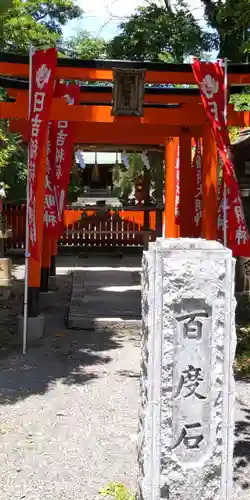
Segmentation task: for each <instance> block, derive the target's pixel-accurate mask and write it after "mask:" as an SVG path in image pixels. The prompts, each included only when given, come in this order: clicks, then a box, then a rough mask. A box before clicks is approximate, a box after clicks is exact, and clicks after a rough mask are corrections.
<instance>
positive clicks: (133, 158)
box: [113, 153, 144, 202]
mask: <svg viewBox="0 0 250 500" xmlns="http://www.w3.org/2000/svg"><path fill="white" fill-rule="evenodd" d="M127 156H128V159H129V168H128V169H127V168H125V166H124V165H119V164H117V165H115V166H114V168H113V185H114V194H115V196H117V197H118V198H120V199H122V200H123V201H124V202H126V201H127V200H128V197H129V195H130V194H131V193H132V190H133V185H134V182H135V179H136V178H137V177H138V176H139V175H140V174H142V173H143V170H144V165H143V162H142V159H141V156H140V154H139V153H133V154H128V155H127Z"/></svg>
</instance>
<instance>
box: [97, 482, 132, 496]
mask: <svg viewBox="0 0 250 500" xmlns="http://www.w3.org/2000/svg"><path fill="white" fill-rule="evenodd" d="M100 494H101V495H102V496H103V497H109V499H110V500H135V495H134V494H133V493H131V492H130V491H129V490H128V488H126V486H124V485H123V484H121V483H109V484H108V486H106V488H104V489H103V490H101V492H100Z"/></svg>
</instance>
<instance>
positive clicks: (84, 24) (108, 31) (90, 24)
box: [64, 0, 205, 40]
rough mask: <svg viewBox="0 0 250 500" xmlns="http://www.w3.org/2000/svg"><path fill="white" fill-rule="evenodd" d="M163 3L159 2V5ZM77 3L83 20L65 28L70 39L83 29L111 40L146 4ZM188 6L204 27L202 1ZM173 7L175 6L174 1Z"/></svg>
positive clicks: (117, 0) (115, 0) (132, 0)
mask: <svg viewBox="0 0 250 500" xmlns="http://www.w3.org/2000/svg"><path fill="white" fill-rule="evenodd" d="M161 1H162V0H159V3H160V2H161ZM77 3H78V5H79V6H80V7H81V8H82V9H83V10H84V14H83V18H82V19H81V20H77V21H71V22H69V23H68V25H67V26H65V28H64V36H65V37H66V38H68V37H70V36H73V35H75V34H76V33H77V31H79V30H80V29H83V30H87V31H89V32H90V33H91V34H92V35H94V36H100V37H102V38H105V39H106V40H109V39H111V38H113V37H114V36H115V35H116V34H117V33H118V31H119V24H120V23H121V22H122V21H124V20H126V18H127V17H128V16H130V15H131V14H133V12H135V10H136V8H137V7H139V6H140V5H143V4H144V5H145V3H146V2H145V0H77ZM187 4H188V5H189V8H190V10H192V12H193V14H194V16H195V17H196V19H197V20H198V21H199V22H200V24H201V25H203V26H204V24H205V23H204V20H203V9H202V7H201V2H200V0H187ZM172 5H173V6H174V0H173V1H172Z"/></svg>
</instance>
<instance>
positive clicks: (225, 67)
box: [223, 58, 228, 247]
mask: <svg viewBox="0 0 250 500" xmlns="http://www.w3.org/2000/svg"><path fill="white" fill-rule="evenodd" d="M227 85H228V74H227V59H226V58H225V59H224V119H225V125H226V127H227V98H228V95H227ZM223 189H224V191H223V243H224V246H225V247H226V246H227V186H226V183H225V181H224V186H223Z"/></svg>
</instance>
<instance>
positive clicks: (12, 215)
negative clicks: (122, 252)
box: [3, 205, 156, 251]
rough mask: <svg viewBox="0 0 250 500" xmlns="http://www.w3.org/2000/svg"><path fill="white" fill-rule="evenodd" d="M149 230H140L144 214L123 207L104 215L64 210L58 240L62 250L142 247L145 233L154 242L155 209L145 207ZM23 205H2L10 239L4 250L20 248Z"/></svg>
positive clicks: (24, 212) (23, 216)
mask: <svg viewBox="0 0 250 500" xmlns="http://www.w3.org/2000/svg"><path fill="white" fill-rule="evenodd" d="M147 211H149V228H147V229H145V228H144V211H143V210H141V209H140V210H138V208H136V207H135V208H132V209H131V208H130V207H129V209H128V208H126V209H122V210H119V211H112V210H111V211H109V212H106V211H104V210H103V209H102V210H100V211H99V209H97V211H96V210H86V211H85V210H83V209H75V208H71V207H68V208H67V209H66V210H65V215H64V234H63V235H62V237H61V238H60V240H59V241H58V244H59V245H60V246H64V247H128V246H136V247H139V246H142V245H143V242H144V237H145V234H146V235H147V237H148V239H149V240H151V239H155V229H156V209H155V208H148V209H147ZM25 215H26V210H25V206H24V205H22V206H20V205H19V206H14V205H4V207H3V216H4V219H5V221H6V227H7V228H8V229H11V230H12V236H11V237H8V238H6V240H5V248H6V250H7V251H8V250H14V249H24V246H25Z"/></svg>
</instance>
